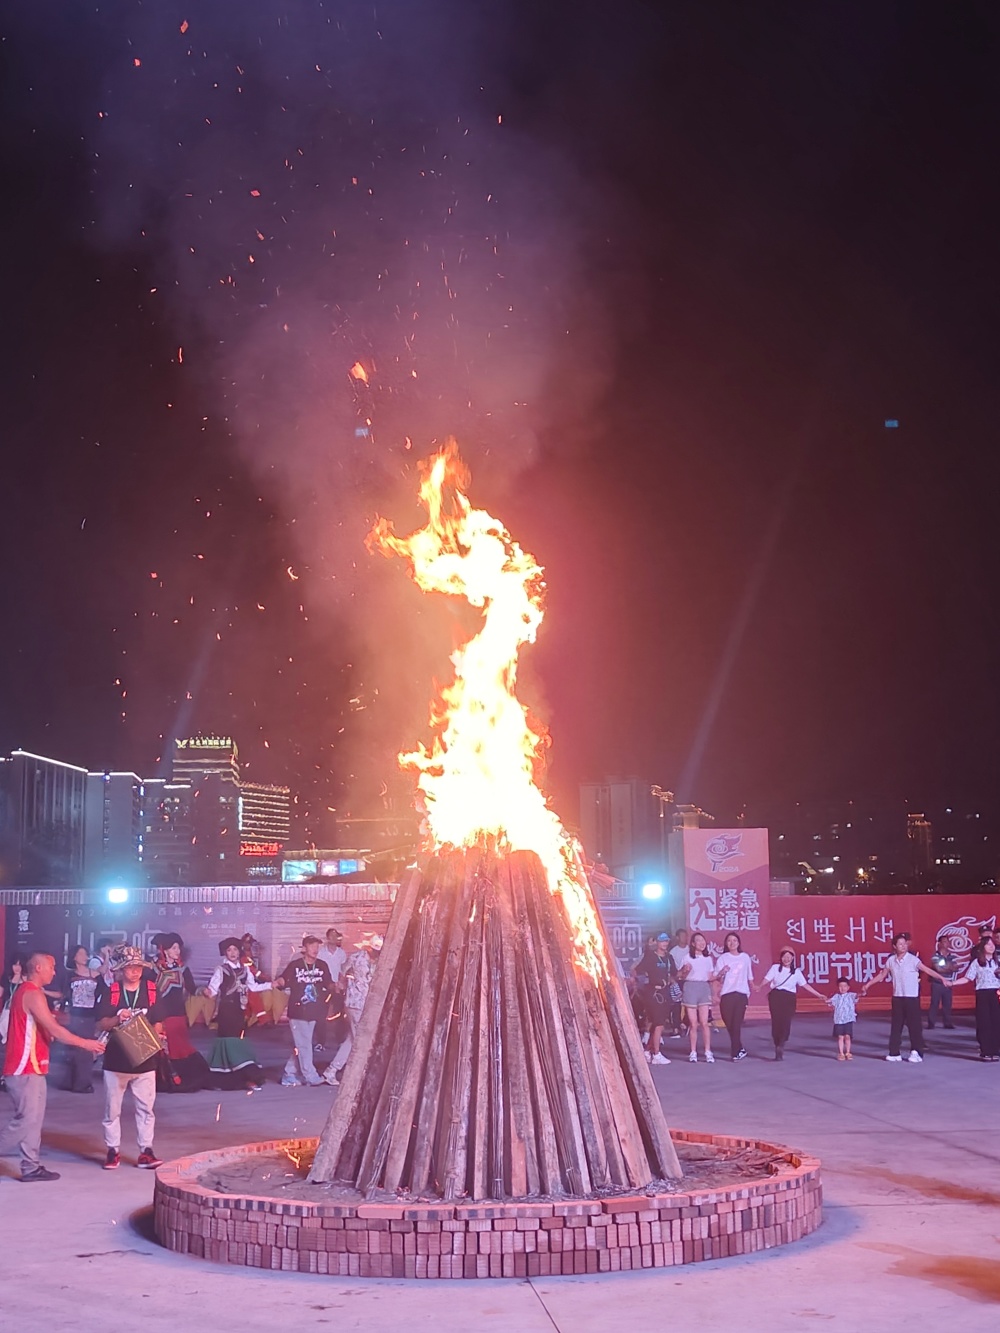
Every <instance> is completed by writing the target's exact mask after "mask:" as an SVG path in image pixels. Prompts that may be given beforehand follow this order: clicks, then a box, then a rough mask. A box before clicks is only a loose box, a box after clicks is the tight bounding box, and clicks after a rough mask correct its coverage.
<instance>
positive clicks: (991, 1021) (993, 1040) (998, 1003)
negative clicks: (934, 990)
mask: <svg viewBox="0 0 1000 1333" xmlns="http://www.w3.org/2000/svg"><path fill="white" fill-rule="evenodd" d="M972 955H973V956H972V962H971V963H970V964H969V967H968V971H967V972H966V974H965V976H964V977H959V978H958V980H957V981H953V982H952V983H951V984H952V985H953V986H964V985H965V983H966V982H967V981H972V982H974V983H975V986H976V1040H977V1041H978V1042H979V1058H980V1060H986V1061H989V1063H991V1064H996V1062H997V1061H998V1060H1000V956H998V955H997V946H996V943H995V942H994V939H993V936H992V935H983V937H982V938H981V939H980V941H979V943H978V944H977V945H976V947H975V949H973V951H972ZM945 985H948V982H945Z"/></svg>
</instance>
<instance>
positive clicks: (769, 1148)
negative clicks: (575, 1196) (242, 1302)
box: [153, 1130, 822, 1278]
mask: <svg viewBox="0 0 1000 1333" xmlns="http://www.w3.org/2000/svg"><path fill="white" fill-rule="evenodd" d="M672 1137H673V1138H674V1139H675V1141H677V1142H681V1143H709V1144H712V1145H714V1146H715V1147H718V1148H729V1149H732V1148H755V1149H758V1150H759V1151H761V1152H766V1153H769V1154H771V1155H772V1156H774V1157H780V1158H782V1159H783V1160H781V1161H779V1162H778V1163H777V1164H776V1172H775V1174H774V1175H771V1176H767V1177H766V1178H764V1179H762V1180H758V1181H754V1182H752V1183H750V1184H746V1185H743V1186H739V1187H737V1186H733V1187H731V1188H729V1189H720V1190H694V1191H680V1192H678V1193H676V1194H655V1195H650V1194H635V1195H628V1196H620V1197H618V1198H614V1199H586V1200H580V1201H578V1202H563V1203H531V1202H525V1203H457V1204H444V1203H442V1204H436V1203H424V1204H407V1203H398V1204H397V1203H392V1204H388V1203H362V1204H349V1205H345V1204H334V1203H293V1202H288V1201H284V1200H279V1199H269V1198H257V1197H252V1196H249V1195H239V1194H221V1193H218V1192H216V1191H214V1190H211V1189H208V1188H206V1187H205V1186H204V1185H201V1184H199V1183H198V1178H199V1177H200V1176H201V1175H203V1173H204V1172H206V1171H208V1170H211V1169H212V1168H213V1167H222V1166H227V1165H229V1164H231V1163H232V1162H234V1161H237V1160H240V1159H242V1158H246V1157H248V1156H250V1155H253V1154H257V1153H271V1152H275V1151H281V1150H282V1149H287V1150H290V1151H292V1152H295V1151H299V1150H303V1151H309V1150H311V1149H313V1148H314V1147H315V1146H316V1139H282V1140H272V1141H271V1142H269V1143H252V1144H242V1145H240V1146H238V1147H234V1148H223V1149H217V1150H215V1151H213V1152H205V1153H199V1154H198V1155H197V1156H194V1157H182V1158H179V1159H178V1160H177V1161H174V1162H168V1163H167V1164H166V1165H165V1166H162V1167H160V1169H159V1170H158V1171H157V1174H156V1189H155V1193H154V1199H153V1204H154V1211H155V1225H156V1235H157V1238H158V1239H159V1240H160V1242H161V1243H162V1244H163V1245H165V1246H166V1247H167V1249H170V1250H177V1251H179V1252H180V1253H182V1254H193V1255H196V1256H197V1257H198V1258H205V1259H215V1260H220V1261H222V1262H223V1263H233V1264H244V1265H246V1266H248V1267H251V1268H272V1269H281V1270H290V1271H292V1272H303V1273H330V1274H333V1275H336V1276H340V1277H348V1276H349V1277H432V1278H441V1277H536V1276H545V1277H548V1276H550V1275H552V1274H562V1273H608V1272H612V1273H613V1272H618V1271H619V1270H621V1269H628V1268H666V1267H670V1266H672V1265H674V1264H689V1263H697V1262H698V1261H699V1260H702V1259H721V1258H725V1257H726V1256H727V1255H731V1254H750V1253H752V1252H753V1251H755V1250H767V1249H771V1248H772V1247H773V1246H775V1245H786V1244H788V1242H789V1241H793V1240H799V1239H801V1237H803V1236H807V1235H808V1234H809V1233H810V1232H811V1231H815V1229H816V1228H817V1227H818V1226H819V1224H820V1222H821V1221H822V1186H821V1184H820V1163H819V1159H818V1158H815V1157H808V1156H806V1155H805V1154H803V1153H798V1152H792V1151H791V1150H789V1149H787V1148H782V1147H779V1146H778V1145H776V1144H773V1143H762V1142H759V1141H757V1140H755V1139H734V1138H726V1137H723V1136H721V1135H712V1134H698V1133H693V1132H687V1131H684V1130H673V1131H672Z"/></svg>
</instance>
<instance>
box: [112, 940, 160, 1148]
mask: <svg viewBox="0 0 1000 1333" xmlns="http://www.w3.org/2000/svg"><path fill="white" fill-rule="evenodd" d="M111 962H112V968H113V980H112V981H111V982H110V983H109V984H107V985H105V986H102V988H101V995H100V999H99V1001H98V1008H97V1026H98V1028H99V1030H100V1031H102V1032H107V1033H108V1034H109V1035H108V1044H107V1047H106V1048H105V1051H104V1142H105V1144H106V1146H107V1150H108V1151H107V1156H106V1158H105V1161H104V1169H105V1171H114V1170H115V1169H116V1168H117V1167H118V1166H120V1165H121V1141H122V1125H121V1113H122V1101H123V1100H124V1097H125V1093H126V1091H130V1092H131V1093H132V1100H133V1102H134V1103H135V1127H136V1135H137V1137H138V1140H139V1158H138V1160H137V1162H136V1166H141V1167H145V1168H146V1169H147V1170H148V1169H150V1168H152V1167H157V1166H160V1165H161V1162H160V1159H159V1158H158V1157H157V1156H156V1154H155V1153H154V1151H153V1131H154V1130H155V1128H156V1117H155V1115H154V1114H153V1106H154V1103H155V1102H156V1065H157V1061H158V1060H159V1055H158V1054H154V1055H152V1056H150V1057H149V1059H148V1060H144V1061H143V1062H142V1063H141V1064H139V1065H133V1063H132V1061H131V1060H130V1059H129V1056H128V1052H127V1050H126V1048H125V1047H124V1046H123V1045H122V1043H121V1042H120V1041H119V1040H118V1038H117V1035H116V1029H117V1028H120V1027H122V1026H123V1025H124V1024H125V1023H127V1022H128V1021H129V1019H131V1018H134V1017H135V1015H136V1014H145V1015H146V1018H147V1019H148V1020H149V1022H150V1023H152V1024H153V1025H154V1027H156V1026H157V1024H158V1021H159V1017H160V1015H159V1012H158V1010H157V1004H156V982H155V980H153V979H152V978H151V976H150V975H149V974H148V973H147V971H146V969H145V967H144V963H143V957H142V951H141V950H139V949H136V948H133V946H132V945H130V944H120V945H119V946H118V947H117V948H116V949H115V951H114V953H113V954H112V957H111ZM158 1035H160V1036H161V1037H162V1035H163V1029H162V1027H158Z"/></svg>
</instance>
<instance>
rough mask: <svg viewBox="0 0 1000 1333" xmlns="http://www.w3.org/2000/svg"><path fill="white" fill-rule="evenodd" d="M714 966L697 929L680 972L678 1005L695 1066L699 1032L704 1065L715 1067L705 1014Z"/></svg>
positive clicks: (705, 941) (710, 1000)
mask: <svg viewBox="0 0 1000 1333" xmlns="http://www.w3.org/2000/svg"><path fill="white" fill-rule="evenodd" d="M714 975H715V964H714V962H713V961H712V955H711V954H710V953H709V952H708V941H707V940H706V939H705V936H704V935H703V934H702V933H701V931H700V930H696V931H695V932H694V934H693V935H692V936H691V942H690V944H689V945H688V956H687V958H686V959H685V960H684V965H683V966H682V968H681V970H680V981H681V1003H682V1004H683V1005H684V1010H685V1012H686V1014H687V1019H688V1032H689V1034H690V1039H691V1054H690V1055H689V1056H688V1060H689V1061H690V1062H691V1064H693V1065H695V1064H697V1063H698V1029H699V1028H700V1029H701V1033H702V1045H703V1046H704V1050H705V1062H706V1064H710V1065H714V1064H715V1056H714V1055H713V1054H712V1029H711V1028H710V1027H709V1025H708V1015H709V1011H710V1009H711V1007H712V985H711V983H712V978H713V977H714Z"/></svg>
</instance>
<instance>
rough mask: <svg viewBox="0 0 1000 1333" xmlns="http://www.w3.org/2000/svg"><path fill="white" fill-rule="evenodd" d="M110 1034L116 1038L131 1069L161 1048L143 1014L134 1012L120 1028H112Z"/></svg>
mask: <svg viewBox="0 0 1000 1333" xmlns="http://www.w3.org/2000/svg"><path fill="white" fill-rule="evenodd" d="M112 1036H114V1037H116V1038H117V1039H118V1042H119V1044H120V1046H121V1049H122V1050H123V1051H124V1053H125V1059H126V1060H127V1061H128V1062H129V1064H130V1065H131V1066H132V1068H133V1069H137V1068H138V1067H139V1065H143V1064H145V1063H146V1061H147V1060H151V1059H152V1058H153V1056H154V1055H159V1053H160V1051H161V1050H162V1049H163V1048H162V1045H161V1043H160V1039H159V1037H158V1036H157V1035H156V1033H155V1031H154V1030H153V1025H152V1024H151V1023H150V1021H149V1019H148V1018H147V1017H146V1015H145V1014H136V1015H135V1016H134V1017H133V1018H130V1019H129V1020H128V1022H127V1023H123V1024H122V1025H121V1027H120V1028H114V1029H112Z"/></svg>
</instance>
